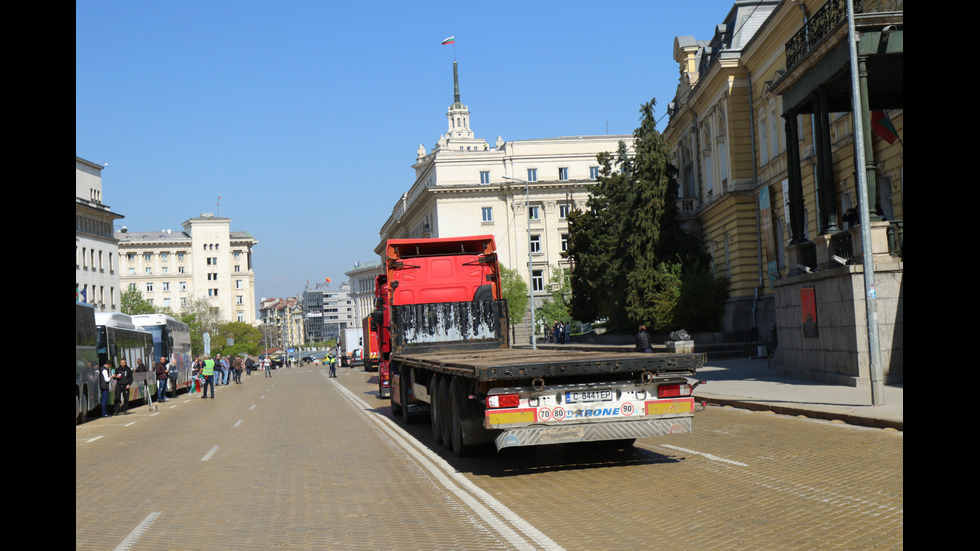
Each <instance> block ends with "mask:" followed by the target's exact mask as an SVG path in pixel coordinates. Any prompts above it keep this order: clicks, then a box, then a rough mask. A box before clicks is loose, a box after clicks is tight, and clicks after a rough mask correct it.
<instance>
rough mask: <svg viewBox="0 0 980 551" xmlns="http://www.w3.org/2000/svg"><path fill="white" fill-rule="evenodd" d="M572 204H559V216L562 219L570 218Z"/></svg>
mask: <svg viewBox="0 0 980 551" xmlns="http://www.w3.org/2000/svg"><path fill="white" fill-rule="evenodd" d="M571 210H572V206H571V205H558V218H561V219H562V220H564V219H566V218H568V213H569V212H571Z"/></svg>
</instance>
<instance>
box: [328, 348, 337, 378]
mask: <svg viewBox="0 0 980 551" xmlns="http://www.w3.org/2000/svg"><path fill="white" fill-rule="evenodd" d="M327 363H328V364H329V366H330V374H329V375H328V377H333V378H335V379H336V378H337V358H336V357H334V355H333V354H329V355H328V356H327Z"/></svg>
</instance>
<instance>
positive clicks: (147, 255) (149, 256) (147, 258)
mask: <svg viewBox="0 0 980 551" xmlns="http://www.w3.org/2000/svg"><path fill="white" fill-rule="evenodd" d="M152 259H153V254H152V253H143V260H145V261H147V262H149V261H150V260H152Z"/></svg>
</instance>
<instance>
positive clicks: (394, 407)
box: [388, 379, 402, 416]
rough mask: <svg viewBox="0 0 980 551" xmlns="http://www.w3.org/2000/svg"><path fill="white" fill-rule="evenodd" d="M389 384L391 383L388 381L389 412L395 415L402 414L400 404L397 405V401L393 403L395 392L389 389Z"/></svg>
mask: <svg viewBox="0 0 980 551" xmlns="http://www.w3.org/2000/svg"><path fill="white" fill-rule="evenodd" d="M389 381H390V379H389ZM390 385H391V383H390V382H389V386H388V400H389V401H390V403H391V414H392V415H395V416H398V415H401V414H402V407H401V406H400V405H398V404H397V403H395V393H394V392H392V391H391V386H390Z"/></svg>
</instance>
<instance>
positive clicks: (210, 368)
mask: <svg viewBox="0 0 980 551" xmlns="http://www.w3.org/2000/svg"><path fill="white" fill-rule="evenodd" d="M201 376H202V377H204V387H203V388H202V389H201V398H207V397H208V386H209V385H210V386H211V399H212V400H213V399H214V360H212V359H211V356H205V357H204V367H202V368H201Z"/></svg>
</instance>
